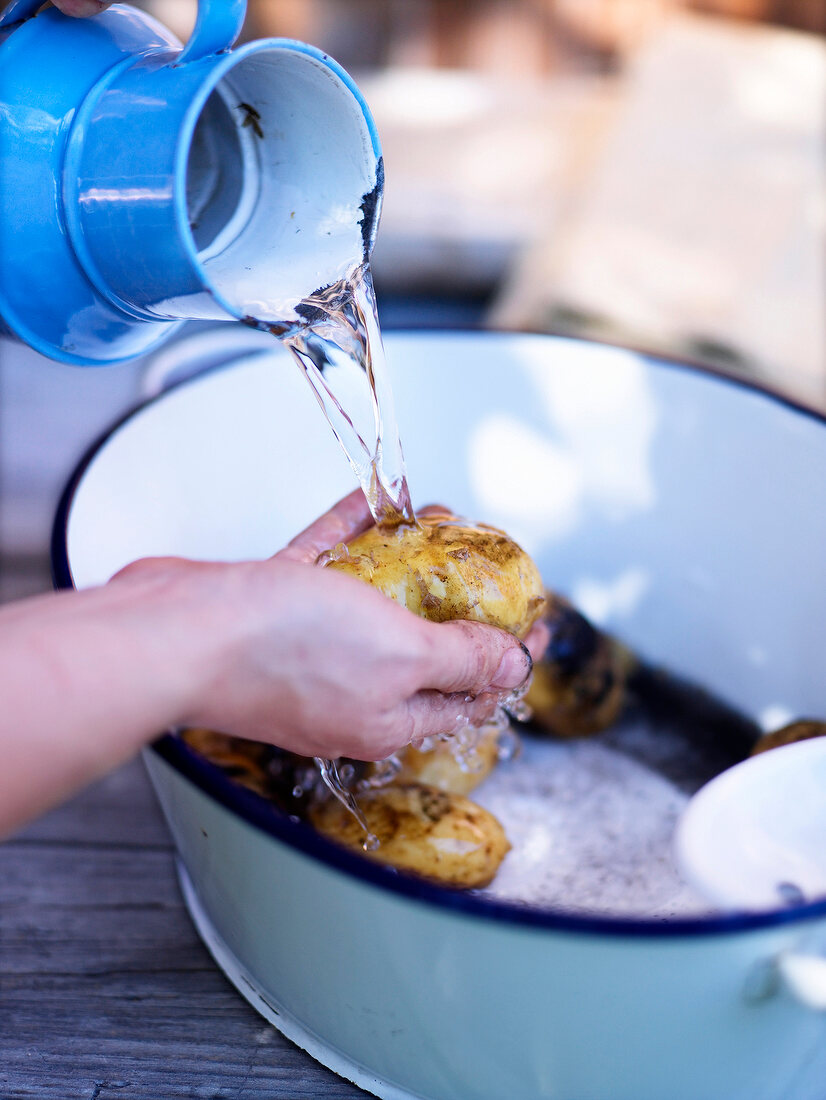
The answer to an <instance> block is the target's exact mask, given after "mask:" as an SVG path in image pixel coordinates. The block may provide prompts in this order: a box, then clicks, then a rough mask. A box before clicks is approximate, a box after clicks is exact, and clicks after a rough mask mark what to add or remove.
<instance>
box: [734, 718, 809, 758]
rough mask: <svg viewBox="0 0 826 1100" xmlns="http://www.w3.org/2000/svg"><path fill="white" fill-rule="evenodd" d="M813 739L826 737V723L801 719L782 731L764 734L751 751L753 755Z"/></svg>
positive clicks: (784, 727)
mask: <svg viewBox="0 0 826 1100" xmlns="http://www.w3.org/2000/svg"><path fill="white" fill-rule="evenodd" d="M812 737H826V722H818V721H817V720H815V719H813V718H808V719H801V720H800V721H798V722H792V723H791V724H790V725H788V726H783V728H782V729H779V730H772V732H771V733H764V734H763V736H762V737H761V738H760V740H759V741H758V742H757V744H756V745H755V746H754V748H753V749H752V750H751V755H752V756H756V755H757V754H758V753H759V752H768V750H769V749H779V748H780V747H781V746H782V745H793V744H794V743H795V742H796V741H808V740H809V739H810V738H812Z"/></svg>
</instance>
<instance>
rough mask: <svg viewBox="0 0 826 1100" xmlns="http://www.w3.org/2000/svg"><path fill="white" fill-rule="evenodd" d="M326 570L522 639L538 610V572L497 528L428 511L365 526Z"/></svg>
mask: <svg viewBox="0 0 826 1100" xmlns="http://www.w3.org/2000/svg"><path fill="white" fill-rule="evenodd" d="M327 568H328V569H338V570H340V571H341V572H343V573H349V574H350V575H351V576H354V577H358V578H359V579H360V580H363V581H367V582H368V584H372V585H373V586H374V587H376V588H378V589H380V591H382V592H383V593H384V594H385V596H389V597H390V598H391V599H392V600H396V602H397V603H401V604H404V606H405V607H407V608H408V609H409V610H410V611H413V612H415V613H416V614H417V615H421V616H422V618H424V619H430V620H431V621H433V622H445V621H447V620H448V619H474V620H476V621H477V622H482V623H489V624H491V625H492V626H499V627H502V628H503V629H505V630H509V631H510V632H511V633H512V634H516V635H518V636H519V637H520V638H524V637H525V635H526V634H527V633H528V631H529V630H530V628H531V627H532V626H533V624H534V623H535V622H536V620H537V619H538V618H539V616H540V615H541V613H542V608H543V606H544V603H545V595H544V591H543V587H542V578H541V577H540V576H539V571H538V569H537V568H536V566H535V565H534V563H533V561H532V560H531V559H530V558H529V557H528V555H527V554H526V553H525V551H524V550H522V549H521V547H519V546H517V544H516V543H515V542H514V541H513V540H512V539H510V538H508V536H507V535H506V534H505V533H504V531H500V530H498V529H497V528H496V527H486V526H484V525H482V524H472V523H470V522H468V521H467V520H460V519H458V518H457V517H456V516H454V515H452V514H451V513H449V512H432V513H430V514H426V515H423V516H421V517H420V519H419V521H418V524H416V525H415V526H409V527H408V526H401V527H397V528H395V529H392V530H380V529H379V528H377V527H371V528H370V529H369V530H368V531H365V532H364V533H363V534H361V535H358V536H357V537H356V538H355V539H353V541H352V542H351V543H349V544H348V546H347V548H346V551H345V552H344V553H343V556H341V557H333V559H332V560H330V561H329V563H328V565H327Z"/></svg>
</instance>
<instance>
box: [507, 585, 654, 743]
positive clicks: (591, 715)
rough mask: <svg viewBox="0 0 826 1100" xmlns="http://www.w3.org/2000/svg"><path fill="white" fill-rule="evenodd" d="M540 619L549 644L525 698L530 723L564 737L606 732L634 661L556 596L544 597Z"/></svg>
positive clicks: (617, 711) (619, 708)
mask: <svg viewBox="0 0 826 1100" xmlns="http://www.w3.org/2000/svg"><path fill="white" fill-rule="evenodd" d="M543 620H544V622H545V623H546V624H547V626H548V628H549V630H550V640H549V642H548V645H547V648H546V650H545V653H544V654H543V656H542V657H541V658H540V660H538V661H534V666H533V680H532V682H531V686H530V689H529V690H528V694H527V695H526V697H525V702H526V703H527V704H528V706H529V707H530V708H531V710H532V711H533V718H534V722H535V723H536V724H537V725H539V726H541V727H542V728H543V729H544V730H546V732H548V733H550V734H551V735H552V736H554V737H562V738H569V737H585V736H588V735H589V734H592V733H598V732H599V731H600V730H604V729H607V728H608V727H609V726H611V725H613V723H614V722H615V721H616V720H617V719H618V718H619V716H620V714H621V712H622V709H623V707H624V706H625V702H626V687H627V683H628V677H629V675H630V673H631V671H632V669H633V667H634V664H635V661H634V658H633V656H632V655H631V653H630V652H629V651H628V650H627V649H626V648H625V647H624V646H622V645H621V644H620V643H619V642H617V641H616V640H615V639H614V638H612V637H611V636H610V635H608V634H604V633H602V632H601V631H599V630H597V629H596V627H594V626H593V625H592V624H591V623H590V622H589V621H588V620H587V619H586V618H585V616H584V615H582V614H580V612H579V611H577V610H576V608H575V607H574V606H573V605H572V604H570V603H569V602H568V601H567V600H565V599H563V598H562V597H561V596H557V595H555V594H554V593H551V592H548V593H546V604H545V611H544V614H543Z"/></svg>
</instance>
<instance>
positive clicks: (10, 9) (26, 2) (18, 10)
mask: <svg viewBox="0 0 826 1100" xmlns="http://www.w3.org/2000/svg"><path fill="white" fill-rule="evenodd" d="M39 7H40V2H39V0H11V3H10V4H6V6H5V8H3V10H2V11H0V27H10V26H11V24H12V23H21V22H22V21H23V20H24V19H28V18H29V16H30V15H34V13H35V12H36V11H37V9H38V8H39Z"/></svg>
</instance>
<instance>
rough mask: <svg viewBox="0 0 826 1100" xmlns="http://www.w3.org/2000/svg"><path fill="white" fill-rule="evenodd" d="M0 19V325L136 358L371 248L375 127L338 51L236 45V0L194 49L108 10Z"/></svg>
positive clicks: (42, 347) (276, 319)
mask: <svg viewBox="0 0 826 1100" xmlns="http://www.w3.org/2000/svg"><path fill="white" fill-rule="evenodd" d="M40 3H41V0H15V2H14V3H11V4H10V5H7V6H6V7H5V10H4V11H2V13H0V328H4V329H5V330H6V331H7V332H10V333H12V334H13V335H15V336H17V337H18V338H20V339H22V340H24V341H25V342H26V343H28V344H30V345H31V346H32V347H33V348H35V349H36V350H37V351H39V352H41V353H42V354H43V355H46V356H49V357H50V358H52V359H58V360H61V361H63V362H68V363H78V364H81V365H95V364H107V363H115V362H119V361H122V360H125V359H129V358H132V357H133V356H136V355H141V354H143V353H144V352H147V351H149V350H150V349H151V348H153V347H154V346H156V345H157V344H158V343H160V342H161V341H163V340H164V339H165V338H166V337H167V336H169V335H170V334H171V332H172V331H173V330H174V329H175V328H176V327H177V326H178V325H179V324H180V323H181V322H182V321H183V320H187V319H198V318H203V319H226V320H234V319H240V320H247V321H248V322H252V321H255V322H258V323H264V324H266V325H274V326H281V325H289V324H290V323H292V322H294V321H295V320H297V315H296V313H295V307H296V305H298V303H300V302H301V301H302V300H303V299H304V298H306V297H307V296H308V295H310V294H311V293H313V291H315V290H317V289H320V288H323V287H326V286H328V285H329V284H330V283H332V282H334V281H335V280H337V279H340V278H342V277H343V276H344V275H345V274H346V273H347V272H348V271H349V270H351V269H352V268H353V267H354V266H355V265H356V264H357V263H359V262H361V261H362V260H364V259H367V257H368V256H369V254H370V251H371V249H372V246H373V242H374V239H375V234H376V229H377V226H378V217H379V210H380V206H381V197H382V187H383V173H382V164H381V155H380V149H379V142H378V138H377V136H376V130H375V125H374V123H373V120H372V118H371V116H370V113H369V111H368V109H367V106H366V105H365V103H364V100H363V99H362V97H361V95H360V93H359V91H358V89H357V88H356V86H355V84H354V83H353V81H352V80H351V78H350V77H349V76H348V75H347V73H346V72H344V70H343V69H342V68H341V67H340V66H339V65H338V64H336V62H335V61H333V60H332V59H331V58H329V57H327V56H326V55H325V54H323V53H321V52H320V51H319V50H316V49H314V48H313V47H312V46H308V45H306V44H304V43H301V42H294V41H291V40H289V39H264V40H261V41H257V42H250V43H247V44H246V45H243V46H241V47H239V48H238V49H236V50H231V49H230V47H231V46H232V43H233V42H234V40H235V38H236V36H237V35H238V32H239V30H240V28H241V24H242V22H243V18H244V12H245V3H244V0H200V3H199V7H198V19H197V22H196V25H195V29H194V31H193V33H192V36H191V38H190V40H189V42H188V43H187V45H186V46H185V47H183V48H182V47H181V45H180V43H179V42H178V41H177V40H176V39H175V38H174V37H173V36H172V35H171V34H170V32H169V31H167V30H166V29H165V28H164V27H162V26H161V25H160V24H159V23H158V22H157V21H156V20H154V19H152V18H151V17H150V16H148V15H146V14H144V13H142V12H139V11H137V10H135V9H134V8H131V7H129V6H127V5H123V4H116V5H113V6H112V7H111V8H109V9H107V10H106V11H104V12H101V13H100V14H99V15H96V16H94V17H93V18H91V19H71V18H68V17H66V16H64V15H62V14H61V13H60V12H59V11H57V10H56V9H48V10H45V11H43V12H41V13H40V14H38V15H35V12H36V11H37V9H38V7H39V6H40Z"/></svg>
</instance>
